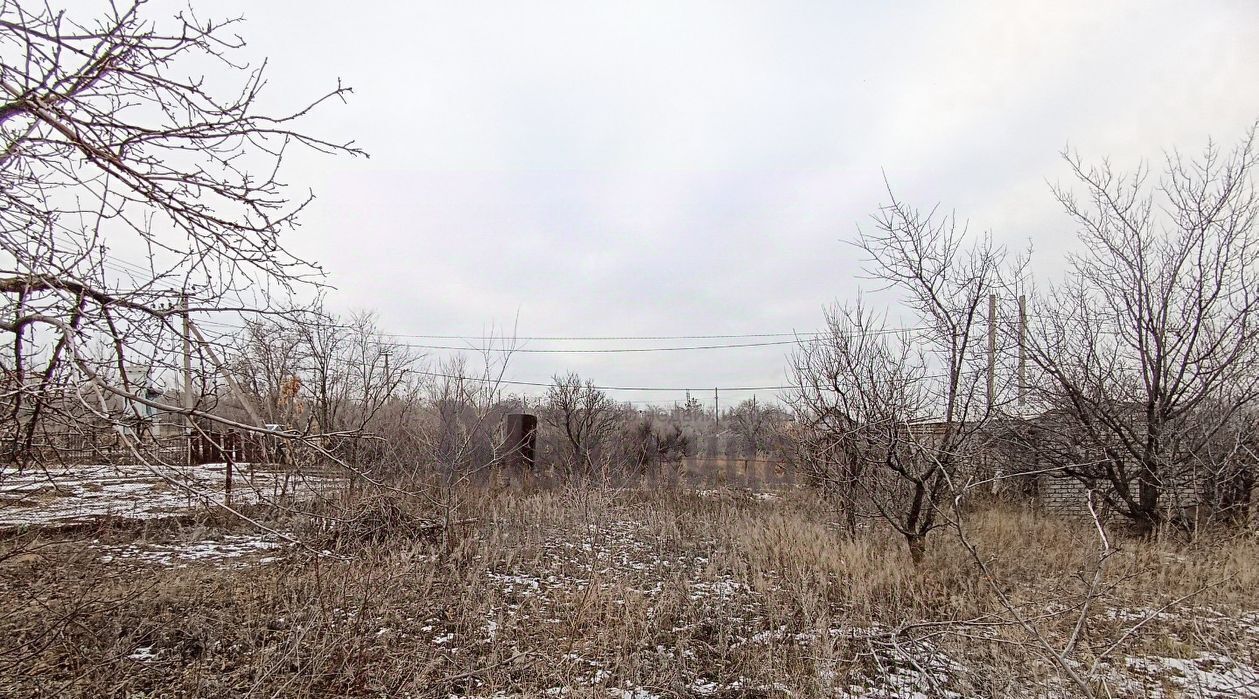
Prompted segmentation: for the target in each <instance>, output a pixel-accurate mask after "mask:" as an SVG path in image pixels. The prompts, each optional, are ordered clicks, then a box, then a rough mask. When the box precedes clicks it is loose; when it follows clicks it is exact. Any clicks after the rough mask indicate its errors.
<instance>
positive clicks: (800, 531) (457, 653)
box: [0, 490, 1259, 697]
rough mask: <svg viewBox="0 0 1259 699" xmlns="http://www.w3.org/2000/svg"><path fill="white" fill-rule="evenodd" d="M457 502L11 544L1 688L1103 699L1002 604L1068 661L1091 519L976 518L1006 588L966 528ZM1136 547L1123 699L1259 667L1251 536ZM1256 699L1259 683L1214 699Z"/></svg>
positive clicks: (496, 498) (1104, 630) (134, 528)
mask: <svg viewBox="0 0 1259 699" xmlns="http://www.w3.org/2000/svg"><path fill="white" fill-rule="evenodd" d="M457 495H458V502H457V503H456V507H455V510H456V511H455V513H454V514H455V518H456V519H458V520H475V521H463V523H462V524H460V525H458V526H455V527H452V528H451V529H450V530H448V531H447V532H441V531H438V530H435V529H434V528H433V527H432V526H431V525H432V523H433V522H435V521H436V520H437V519H438V514H439V513H438V512H437V511H435V510H433V509H430V506H427V505H422V504H421V501H420V500H418V499H417V500H414V501H412V500H401V499H397V498H382V497H377V496H373V497H364V499H363V500H362V502H361V503H360V505H359V510H360V512H359V513H358V515H357V516H355V517H354V518H353V519H352V521H350V522H346V523H340V524H333V525H328V524H327V523H323V524H321V523H320V522H318V521H317V520H314V519H311V518H304V517H297V516H292V515H289V516H285V517H279V516H275V515H273V518H272V520H271V523H272V524H274V525H275V526H277V527H280V528H282V529H284V530H285V531H288V532H292V533H295V534H299V535H301V538H302V539H303V540H304V541H306V542H310V543H311V544H312V545H314V546H316V547H317V548H326V549H327V550H328V551H327V553H322V554H321V553H319V552H318V551H312V550H310V549H307V548H303V547H291V546H290V547H288V548H286V549H276V548H272V549H266V550H260V551H259V552H257V553H256V554H249V555H243V556H239V557H235V558H231V559H227V560H218V561H206V562H200V563H197V562H192V563H187V564H184V565H182V567H167V566H156V565H154V564H152V563H149V562H144V561H136V560H131V561H130V562H128V561H126V560H124V561H119V560H117V559H116V558H115V560H113V561H112V562H108V563H107V562H104V561H102V560H101V551H100V547H101V546H104V545H106V544H111V545H118V544H121V543H127V542H133V543H134V542H136V541H141V542H143V541H148V542H154V541H165V542H171V541H194V540H197V538H198V537H205V536H207V535H209V536H221V535H224V534H229V533H235V534H238V535H239V534H242V533H244V532H246V531H247V529H245V528H244V525H242V524H239V523H236V522H233V521H232V520H230V519H227V518H216V519H214V520H213V521H209V522H206V521H198V522H188V521H184V522H179V523H176V524H166V525H164V524H162V523H158V522H154V523H149V524H147V525H143V526H139V525H128V526H112V527H106V528H104V529H102V530H99V531H94V532H85V531H78V532H61V533H59V534H57V535H56V536H55V537H53V539H55V540H56V543H51V542H52V540H53V539H49V537H50V536H51V535H44V539H45V540H42V541H37V542H36V543H35V547H34V548H32V547H31V544H32V540H31V538H30V537H29V536H28V537H24V538H21V539H13V540H10V541H8V542H6V543H4V544H3V546H5V547H7V549H8V550H14V549H15V547H17V546H19V544H22V545H24V546H25V547H26V548H25V549H23V551H24V552H23V553H21V555H15V556H11V557H8V558H7V559H6V560H4V562H3V563H0V596H3V605H2V607H0V608H2V609H3V610H4V611H3V612H2V613H0V625H2V627H0V694H3V695H4V696H66V695H69V696H78V695H91V696H190V695H194V696H195V695H199V696H277V695H278V696H381V697H384V696H390V697H392V696H442V697H445V696H450V695H474V696H494V695H496V694H500V695H501V694H510V695H518V696H536V695H547V694H548V693H549V694H550V695H556V696H558V695H561V694H562V695H567V696H604V697H606V696H627V697H628V696H634V697H651V696H697V697H699V696H717V697H725V696H731V697H733V696H832V697H833V696H872V697H877V696H941V695H943V696H994V697H995V696H1050V695H1056V696H1063V695H1068V696H1069V695H1072V694H1076V693H1080V692H1078V691H1077V690H1074V689H1073V688H1072V686H1071V685H1070V684H1069V683H1068V682H1066V681H1065V680H1064V679H1063V678H1062V677H1061V670H1060V669H1059V668H1057V667H1056V666H1055V664H1054V663H1053V662H1052V661H1051V660H1050V659H1049V656H1048V655H1047V654H1046V653H1044V652H1043V649H1040V648H1038V647H1037V645H1036V644H1035V643H1034V642H1033V641H1032V636H1030V635H1029V633H1028V631H1027V629H1026V628H1024V627H1023V626H1020V625H1018V624H1016V623H1014V622H1015V618H1014V614H1013V613H1012V611H1011V610H1010V609H1007V608H1006V607H1005V606H1004V605H1003V604H1002V603H1001V602H1000V600H999V599H998V597H997V595H996V594H995V592H994V589H1000V590H1002V591H1003V592H1005V593H1006V594H1007V595H1008V596H1009V598H1010V600H1011V601H1012V602H1013V603H1014V605H1015V609H1014V612H1016V613H1017V614H1018V616H1020V617H1023V618H1027V619H1032V620H1033V623H1034V626H1035V628H1036V630H1037V631H1039V632H1040V633H1041V634H1042V635H1043V636H1044V637H1045V638H1046V639H1047V640H1049V641H1050V642H1051V643H1052V644H1053V645H1054V646H1055V647H1057V648H1059V649H1060V648H1062V647H1063V646H1064V645H1065V644H1066V640H1067V639H1068V638H1069V637H1070V636H1071V634H1072V631H1073V629H1074V627H1075V624H1076V619H1077V617H1078V606H1077V605H1078V604H1079V602H1080V601H1081V600H1082V595H1083V593H1084V591H1085V590H1087V589H1088V584H1087V583H1088V580H1090V579H1091V576H1092V570H1093V566H1094V565H1095V563H1096V550H1097V538H1096V533H1095V531H1093V530H1092V529H1091V527H1089V526H1085V525H1084V524H1083V523H1078V522H1070V521H1062V520H1055V519H1049V518H1043V517H1040V516H1037V515H1035V514H1032V513H1029V512H1025V511H1020V510H1017V509H1013V508H1002V507H993V508H989V509H985V510H983V511H980V512H974V513H971V514H970V515H969V516H968V519H967V523H966V526H967V532H968V534H969V536H970V537H971V539H972V540H973V541H975V542H976V543H977V544H978V546H979V549H980V551H981V554H982V555H983V556H984V557H985V560H986V561H987V562H988V567H989V571H990V572H991V574H992V577H991V579H990V578H987V577H985V576H984V575H983V574H982V572H981V569H980V567H979V566H978V565H976V563H975V561H974V560H973V559H972V558H971V557H970V554H969V553H968V552H967V551H966V549H965V548H963V547H962V546H961V544H960V543H959V541H958V539H957V537H956V536H952V535H949V534H948V533H941V534H940V535H938V536H937V537H936V538H935V539H934V540H933V541H932V542H931V544H932V546H931V549H930V551H929V555H928V558H927V560H926V561H925V562H924V565H923V566H922V567H921V568H919V569H915V568H914V567H913V566H912V565H911V564H910V562H909V558H908V556H907V555H906V554H905V553H904V551H903V545H902V543H901V542H900V541H899V540H898V539H897V538H895V537H893V536H891V535H889V534H888V533H886V532H883V531H880V530H878V529H877V528H870V529H868V530H866V531H863V533H862V534H861V535H860V536H858V537H857V538H855V539H850V538H848V537H846V536H845V535H844V534H843V533H842V530H841V528H840V527H839V526H838V525H835V524H832V520H835V519H837V518H836V517H835V516H834V514H833V513H831V512H829V511H828V510H827V508H826V507H825V506H824V505H823V504H822V503H819V502H817V501H815V500H813V499H811V498H810V497H809V496H808V495H807V494H804V493H796V494H793V495H790V496H789V497H786V498H781V499H773V500H758V499H754V498H750V497H746V496H739V495H735V494H725V495H720V496H714V495H711V494H710V495H707V496H700V495H696V494H693V493H691V494H688V493H673V492H657V493H642V492H624V493H611V492H607V491H598V490H574V491H566V492H553V493H537V494H531V495H516V494H511V493H499V494H493V495H491V494H485V493H480V492H465V493H458V494H457ZM254 514H257V515H259V516H262V515H264V514H265V512H263V511H262V509H261V508H260V509H259V510H258V511H257V512H255V513H254ZM440 514H443V515H447V514H449V513H445V512H443V513H440ZM94 540H95V541H97V543H95V544H93V543H92V542H93V541H94ZM1115 543H1116V545H1117V548H1118V552H1117V553H1116V554H1115V555H1114V556H1113V557H1112V558H1111V559H1110V561H1109V567H1108V570H1107V573H1106V576H1105V584H1104V586H1103V587H1102V588H1101V589H1100V590H1099V594H1098V595H1097V599H1096V600H1095V601H1094V602H1093V603H1092V607H1091V609H1090V612H1089V614H1088V616H1087V621H1088V623H1087V624H1085V625H1084V628H1083V629H1082V632H1081V634H1080V639H1079V641H1078V642H1077V644H1076V646H1075V648H1074V649H1073V651H1072V653H1071V654H1070V656H1069V657H1070V659H1071V661H1072V662H1073V663H1075V664H1077V665H1076V666H1077V667H1080V668H1087V667H1088V666H1089V665H1090V664H1091V663H1093V662H1094V661H1095V660H1098V659H1099V658H1100V659H1102V660H1103V661H1104V662H1101V663H1100V664H1099V665H1098V668H1099V671H1098V673H1097V674H1096V676H1095V677H1094V678H1093V682H1094V686H1095V687H1097V688H1098V690H1099V691H1100V692H1102V694H1101V695H1102V696H1106V694H1105V692H1109V693H1110V695H1111V696H1133V695H1136V696H1141V695H1142V693H1144V694H1146V695H1150V696H1164V695H1161V694H1158V692H1160V691H1163V690H1162V689H1160V687H1163V686H1164V685H1165V686H1166V689H1167V690H1168V691H1169V692H1170V694H1165V695H1166V696H1176V695H1177V694H1176V693H1177V692H1184V691H1186V689H1187V687H1188V694H1187V695H1189V696H1197V695H1198V694H1194V693H1193V689H1192V687H1189V686H1188V684H1189V682H1190V680H1193V679H1195V678H1197V677H1198V676H1196V675H1194V674H1193V672H1194V669H1193V668H1195V667H1199V666H1202V665H1203V663H1206V664H1207V665H1210V666H1211V667H1214V668H1215V669H1217V670H1220V671H1221V672H1222V671H1223V670H1225V669H1227V667H1226V666H1227V665H1228V663H1230V662H1234V661H1235V662H1237V663H1241V664H1243V665H1247V666H1250V667H1254V666H1259V657H1256V655H1255V653H1256V651H1255V650H1254V649H1255V648H1256V647H1259V614H1256V613H1255V612H1254V609H1255V607H1256V602H1255V599H1256V597H1255V594H1256V592H1257V591H1259V545H1256V542H1255V540H1254V539H1253V538H1252V537H1233V538H1228V539H1226V538H1218V539H1210V540H1200V541H1198V542H1195V543H1193V544H1192V545H1190V544H1188V543H1186V542H1182V541H1177V540H1175V539H1171V538H1168V539H1166V540H1160V541H1137V540H1127V539H1122V538H1119V539H1116V541H1115ZM3 555H4V554H3V553H2V552H0V556H3ZM1204 588H1205V589H1204ZM1182 598H1183V599H1182ZM1169 604H1170V606H1168V607H1166V608H1164V605H1169ZM1133 627H1137V628H1136V630H1135V631H1132V629H1133ZM1116 642H1119V645H1118V647H1116V648H1115V649H1113V650H1112V651H1110V652H1109V653H1107V652H1106V649H1108V648H1110V646H1112V645H1113V644H1115V643H1116ZM1127 658H1133V659H1136V660H1138V661H1140V662H1145V661H1146V660H1148V661H1149V663H1152V664H1151V665H1149V666H1144V665H1140V662H1138V663H1137V664H1136V665H1133V664H1132V662H1131V661H1129V660H1126V659H1127ZM1204 658H1205V659H1204ZM1221 658H1224V659H1223V660H1221ZM1169 661H1180V662H1182V665H1185V664H1192V663H1197V665H1188V666H1184V667H1182V666H1175V667H1173V666H1172V665H1168V662H1169ZM1212 663H1214V665H1211V664H1212ZM1173 665H1174V663H1173ZM1176 673H1180V677H1181V680H1177V675H1176ZM1217 674H1218V673H1217ZM1241 677H1242V681H1246V680H1245V676H1244V675H1242V676H1241ZM1247 691H1249V692H1252V693H1257V694H1259V687H1255V686H1250V687H1248V688H1247V687H1240V688H1238V687H1232V688H1229V691H1228V692H1226V693H1222V694H1217V695H1216V696H1238V695H1242V696H1245V695H1246V694H1245V692H1247ZM1055 693H1056V694H1055ZM1201 694H1203V695H1206V696H1212V695H1211V694H1209V693H1208V692H1206V691H1203V692H1201Z"/></svg>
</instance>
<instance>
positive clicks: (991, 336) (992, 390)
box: [988, 294, 997, 412]
mask: <svg viewBox="0 0 1259 699" xmlns="http://www.w3.org/2000/svg"><path fill="white" fill-rule="evenodd" d="M996 400H997V295H996V294H988V410H989V412H991V411H992V406H993V404H995V403H996Z"/></svg>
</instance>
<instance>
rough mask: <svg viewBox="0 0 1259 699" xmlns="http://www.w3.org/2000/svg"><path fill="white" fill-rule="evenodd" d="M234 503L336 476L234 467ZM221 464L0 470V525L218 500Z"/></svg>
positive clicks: (135, 513) (307, 491)
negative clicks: (251, 473) (251, 475)
mask: <svg viewBox="0 0 1259 699" xmlns="http://www.w3.org/2000/svg"><path fill="white" fill-rule="evenodd" d="M232 473H233V486H232V497H231V501H232V503H233V504H247V503H252V502H258V501H261V500H265V499H268V498H273V497H281V496H294V495H296V496H308V495H311V494H313V493H316V492H323V491H326V490H330V489H333V488H335V487H336V486H337V484H338V483H339V482H340V481H339V479H336V478H332V477H329V476H327V475H311V474H306V475H303V474H292V473H287V474H286V473H283V472H279V471H275V470H272V469H267V468H262V467H258V468H255V469H253V477H252V479H251V478H250V467H249V464H235V465H234V466H233V471H232ZM226 475H227V466H226V464H201V465H197V466H164V465H156V466H152V467H149V466H146V465H144V464H128V465H93V466H68V467H65V468H59V469H48V470H43V469H26V470H24V471H18V470H16V469H13V468H11V467H6V468H0V527H5V526H34V525H42V524H76V523H81V522H88V521H91V520H92V519H95V518H98V517H103V516H118V517H130V518H135V519H148V518H153V517H161V516H165V515H170V514H173V513H178V512H183V511H187V510H190V509H193V508H198V507H204V506H206V505H209V504H211V503H212V502H222V500H223V498H224V492H225V487H226Z"/></svg>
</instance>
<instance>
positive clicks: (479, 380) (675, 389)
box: [411, 369, 793, 393]
mask: <svg viewBox="0 0 1259 699" xmlns="http://www.w3.org/2000/svg"><path fill="white" fill-rule="evenodd" d="M411 373H413V374H419V375H420V376H432V377H435V378H441V379H457V380H460V381H470V382H473V383H487V384H495V385H498V384H503V385H507V386H534V387H538V388H550V387H551V386H553V385H554V384H553V382H542V381H509V380H507V379H496V378H492V377H485V376H459V375H458V374H444V373H441V372H436V371H420V370H418V369H413V370H411ZM591 388H594V389H597V390H600V391H673V392H675V393H676V392H681V391H710V390H712V389H713V388H714V387H713V386H593V385H592V386H591ZM716 388H717V390H719V391H782V390H785V389H789V388H793V387H792V386H725V387H722V386H717V387H716Z"/></svg>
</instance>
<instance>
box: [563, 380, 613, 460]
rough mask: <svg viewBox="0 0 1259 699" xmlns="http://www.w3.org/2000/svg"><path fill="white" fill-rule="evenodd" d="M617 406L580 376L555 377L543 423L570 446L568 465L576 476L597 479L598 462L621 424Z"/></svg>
mask: <svg viewBox="0 0 1259 699" xmlns="http://www.w3.org/2000/svg"><path fill="white" fill-rule="evenodd" d="M620 418H621V416H620V413H619V411H618V410H617V405H616V403H615V402H613V400H612V399H611V398H609V397H608V395H607V394H606V393H604V392H603V391H600V390H599V389H597V388H595V387H594V385H593V384H592V383H591V382H590V381H589V380H586V381H583V380H582V378H581V377H580V376H578V375H577V374H574V373H568V374H565V375H563V376H556V377H554V379H553V383H552V384H551V387H550V388H549V389H547V394H546V410H545V411H544V419H545V421H546V423H547V424H548V425H549V426H551V427H552V428H553V429H555V430H556V431H557V432H558V433H559V434H560V436H561V438H562V439H563V440H564V442H565V443H566V444H567V447H568V450H567V451H568V456H567V461H568V465H569V467H570V468H571V469H573V470H574V471H575V472H576V473H581V474H584V475H586V476H591V475H594V469H595V463H596V462H595V459H596V456H597V455H598V453H599V452H600V450H602V449H603V448H604V447H606V446H607V444H608V442H609V439H610V438H611V437H612V436H613V434H614V433H615V431H616V427H617V423H618V422H619V421H620Z"/></svg>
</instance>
